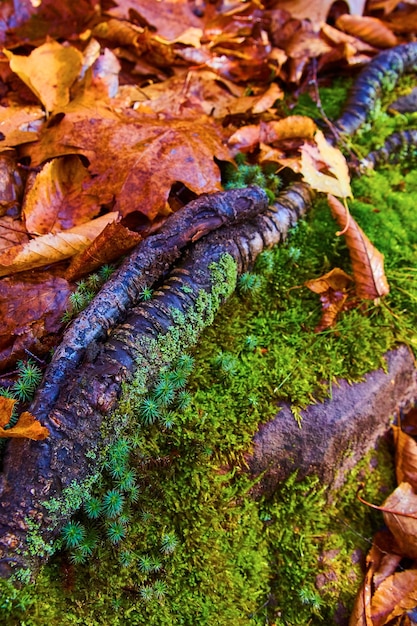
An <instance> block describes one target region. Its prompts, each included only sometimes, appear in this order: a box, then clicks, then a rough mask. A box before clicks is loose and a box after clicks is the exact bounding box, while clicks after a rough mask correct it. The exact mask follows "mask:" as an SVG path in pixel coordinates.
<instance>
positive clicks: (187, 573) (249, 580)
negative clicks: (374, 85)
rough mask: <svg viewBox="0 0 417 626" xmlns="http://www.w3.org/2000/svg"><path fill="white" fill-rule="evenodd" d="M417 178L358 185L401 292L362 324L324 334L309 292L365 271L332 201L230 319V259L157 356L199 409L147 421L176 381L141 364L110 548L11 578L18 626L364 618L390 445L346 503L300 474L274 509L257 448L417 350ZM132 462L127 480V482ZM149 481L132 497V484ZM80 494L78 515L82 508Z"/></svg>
mask: <svg viewBox="0 0 417 626" xmlns="http://www.w3.org/2000/svg"><path fill="white" fill-rule="evenodd" d="M365 132H367V131H365ZM364 137H365V134H363V135H362V138H361V139H360V141H362V140H363V139H364ZM359 149H362V148H361V144H360V142H359ZM416 176H417V174H416V173H415V172H413V171H410V172H408V173H406V174H405V176H402V175H401V173H400V170H399V169H398V168H396V169H394V168H390V169H389V170H388V171H386V172H385V173H384V174H382V173H374V174H372V175H369V176H367V177H366V178H365V177H363V178H362V179H361V180H359V181H357V182H355V183H354V190H355V197H356V200H355V202H353V203H352V213H353V215H354V216H355V218H356V219H357V220H358V222H359V223H360V224H361V226H362V227H363V228H364V230H365V231H366V232H367V234H368V236H369V237H370V238H371V240H372V241H373V242H374V243H375V244H376V245H377V247H379V248H380V249H381V250H382V251H383V252H384V253H385V255H386V268H387V274H388V279H389V281H390V284H391V293H390V295H389V296H388V297H387V298H386V299H385V303H384V304H383V305H381V306H376V305H374V304H373V303H372V304H369V305H368V306H367V307H365V308H364V309H362V310H360V311H359V310H352V311H349V312H347V313H345V314H344V315H343V317H342V318H341V319H340V321H339V322H338V323H337V325H336V326H335V327H334V328H333V329H331V330H328V331H325V332H322V333H320V334H314V332H313V329H314V327H315V326H316V324H317V321H318V319H319V317H320V305H319V302H318V299H317V297H316V296H315V295H314V294H312V293H310V292H309V291H308V290H307V289H305V288H304V287H303V283H304V281H305V280H307V279H310V278H312V277H316V276H319V275H321V274H323V273H324V272H326V271H328V270H330V269H331V268H332V267H334V266H340V267H342V268H344V269H345V270H347V271H349V269H350V261H349V256H348V253H347V250H346V246H345V244H344V241H343V239H342V238H336V237H335V235H334V234H335V231H336V230H337V226H336V225H335V224H334V223H333V221H332V220H331V218H330V216H329V211H328V209H327V206H326V204H325V202H323V201H318V202H317V203H316V206H315V208H314V210H313V211H312V213H311V215H310V216H309V217H308V219H307V220H305V221H304V222H302V223H300V224H299V225H298V226H297V227H296V228H295V229H294V230H293V232H292V233H291V236H290V238H289V240H288V243H287V244H285V245H283V246H280V247H278V248H276V249H274V250H270V251H266V252H265V253H264V254H263V255H261V257H260V258H259V260H258V262H257V264H256V266H255V268H254V270H253V272H252V273H251V274H250V275H249V277H247V280H246V282H244V285H246V286H247V284H248V282H249V285H250V284H251V281H252V279H251V276H256V277H258V278H259V279H260V280H259V281H256V282H257V283H258V285H257V287H258V288H257V289H246V288H244V289H241V290H240V291H238V292H237V293H235V294H234V295H233V296H231V298H230V299H229V300H228V303H227V304H226V305H224V306H223V307H222V308H221V311H220V313H219V314H218V315H217V316H216V317H215V314H216V311H217V309H218V307H219V305H220V303H221V302H222V300H223V298H224V296H225V295H226V294H229V293H230V292H231V291H232V290H233V289H234V286H235V283H236V267H235V265H234V263H233V261H232V260H231V259H230V258H225V259H223V261H222V263H221V264H219V265H216V266H213V267H212V271H213V283H214V290H213V291H214V294H213V297H212V298H209V297H208V295H207V294H205V293H202V294H200V296H199V299H198V302H197V304H196V307H195V309H194V310H193V311H191V312H190V314H188V315H184V314H182V313H180V312H174V318H175V320H176V323H177V325H179V327H180V329H181V330H180V332H177V330H176V328H175V327H172V329H170V331H169V332H168V333H167V335H165V336H164V337H163V338H160V341H159V342H157V343H152V344H149V346H148V347H149V349H152V350H158V353H159V354H160V358H161V376H164V375H166V376H167V377H166V378H161V381H162V380H163V381H169V380H171V381H174V380H175V381H176V385H177V386H176V387H175V398H176V399H178V397H179V394H180V393H182V390H183V391H185V392H186V394H187V396H186V402H184V403H182V404H183V406H182V408H181V403H178V402H177V400H175V401H174V403H173V405H172V406H171V405H170V404H169V403H168V401H167V406H165V405H164V406H163V412H164V419H163V418H162V417H161V419H157V420H154V421H152V423H148V424H144V423H143V420H141V415H140V406H141V402H142V401H143V397H144V396H145V395H148V394H150V397H156V398H157V394H156V389H157V386H158V384H159V383H158V381H151V382H150V381H149V371H148V370H147V363H146V361H144V362H143V363H141V364H140V365H141V366H142V367H143V370H142V372H141V373H139V374H138V376H137V378H136V380H135V381H134V384H132V385H130V386H129V388H127V389H126V393H125V397H124V399H123V401H122V403H121V405H120V407H119V410H118V412H117V414H116V415H115V416H114V420H113V421H112V422H111V424H110V425H109V428H111V429H114V431H115V433H116V434H117V435H118V436H119V437H120V436H121V434H122V433H123V439H122V441H121V445H119V446H118V447H116V448H114V449H110V450H109V451H108V454H109V457H108V459H110V461H112V463H110V461H109V460H108V462H107V465H106V464H104V465H103V467H105V473H104V476H103V479H102V484H100V485H97V486H96V488H95V490H94V493H93V494H92V497H93V498H96V500H95V502H96V505H97V506H96V509H97V511H99V513H98V516H97V517H94V516H91V515H90V519H87V520H86V519H84V518H88V515H87V513H88V510H87V509H88V507H87V509H86V514H85V515H84V514H82V513H80V515H79V517H80V519H82V521H83V523H84V522H85V523H86V524H87V523H88V524H90V527H89V528H88V530H87V533H86V539H87V537H89V533H91V531H92V530H94V531H95V532H96V535H97V548H95V549H94V551H92V552H91V554H90V553H88V554H87V553H86V554H84V555H83V554H81V556H82V557H83V561H84V562H83V563H82V564H78V563H79V561H78V560H77V559H75V565H74V564H71V563H70V561H69V557H68V555H67V554H66V553H64V552H62V553H59V554H57V555H55V556H54V557H53V558H52V560H51V562H50V564H49V565H47V566H45V567H44V568H43V569H42V571H41V573H40V575H39V577H38V579H37V580H36V583H35V584H34V585H33V586H23V589H22V590H20V591H18V590H15V589H14V588H13V587H11V586H10V585H9V584H8V583H4V582H2V583H1V585H2V591H3V593H4V597H3V599H2V601H1V603H0V616H1V617H2V621H3V623H5V624H6V626H15V625H17V624H20V623H21V621H22V616H23V615H24V622H25V624H26V626H41V625H43V624H45V623H48V624H51V626H54V625H55V624H56V625H58V624H59V625H60V626H61V625H63V626H66V625H68V626H69V625H72V624H80V625H81V624H82V625H83V626H84V625H86V626H99V625H101V624H103V625H104V624H106V625H107V624H109V623H111V624H114V625H115V626H118V625H119V624H120V625H125V624H129V625H132V626H136V625H142V624H146V625H148V624H150V625H152V624H155V625H158V626H165V625H168V624H169V625H170V624H172V623H175V624H183V625H190V626H191V625H194V624H201V625H202V626H204V625H207V626H211V624H217V623H219V624H221V625H222V626H228V625H229V624H230V626H231V625H233V626H235V625H238V626H239V625H242V626H252V625H255V626H256V625H259V626H261V625H262V626H263V625H264V624H265V623H268V621H269V622H270V623H275V624H277V626H278V625H280V626H281V624H282V625H284V624H286V625H287V626H288V625H290V626H291V625H294V626H296V625H298V624H300V623H303V624H304V623H305V624H307V623H308V624H311V625H314V624H318V625H319V624H323V623H332V622H333V621H334V619H335V617H334V616H335V613H336V612H337V611H339V615H340V611H345V613H346V614H347V613H348V612H349V609H350V606H351V604H352V601H353V598H354V595H355V592H356V588H357V584H358V581H359V579H360V577H361V563H362V561H363V556H364V553H365V551H366V549H367V548H368V546H369V545H370V542H371V538H372V535H373V532H374V530H375V528H376V527H377V526H378V524H380V522H381V519H382V518H381V517H380V514H379V513H378V512H375V511H370V510H368V509H367V508H366V507H364V506H363V505H362V504H360V503H359V502H358V501H357V499H356V497H355V492H356V488H357V485H358V483H359V482H362V481H363V480H365V482H366V484H367V490H366V493H365V494H364V495H365V497H366V499H368V500H370V501H373V502H375V503H380V502H381V501H382V500H383V499H384V498H385V497H386V496H387V495H388V493H389V491H390V489H391V488H392V486H393V472H392V463H391V457H390V455H389V450H388V451H387V450H386V449H385V450H384V449H381V452H380V453H378V455H376V456H375V455H371V454H370V455H369V456H368V457H367V458H366V459H364V460H363V461H362V462H361V464H359V466H358V467H357V468H356V470H355V471H354V472H352V473H350V475H349V477H348V481H347V483H346V484H345V486H344V488H343V489H340V490H338V491H337V493H334V494H332V496H331V498H330V497H329V494H328V493H327V492H326V491H325V490H324V489H323V488H322V487H321V485H320V484H319V483H318V481H317V479H315V478H314V477H312V478H309V479H306V480H304V481H301V482H299V481H297V479H296V476H293V477H291V478H290V479H289V480H288V481H287V482H286V483H285V484H283V485H282V486H281V488H280V490H279V491H278V492H277V493H276V494H275V495H274V497H273V498H272V499H270V500H269V501H265V500H259V501H254V500H253V499H251V498H250V496H249V493H250V489H251V486H252V485H251V482H250V480H249V477H248V475H247V474H246V473H245V454H246V453H247V451H248V449H249V448H250V445H251V441H252V437H253V434H254V433H255V432H256V431H257V429H258V426H259V422H262V421H266V420H268V419H269V418H271V417H272V416H274V415H275V414H276V412H277V406H278V404H279V403H280V402H282V401H288V402H290V403H292V405H293V412H294V415H295V416H297V415H298V414H299V409H300V407H302V406H305V405H306V404H307V403H309V402H310V401H311V400H312V399H313V398H314V399H322V398H324V397H326V396H328V395H329V394H330V395H331V389H332V385H333V384H334V383H335V381H336V380H337V379H338V378H340V377H343V378H347V379H348V380H350V381H354V380H359V379H361V378H362V377H363V376H364V374H365V373H366V372H368V371H369V370H371V369H374V368H376V367H379V366H381V365H382V366H383V365H384V359H383V355H384V353H385V351H386V350H387V349H389V348H391V347H393V346H394V345H395V344H396V343H397V342H398V341H400V340H401V341H407V342H408V343H409V344H414V345H416V333H415V324H414V320H415V313H416V302H417V286H416V284H417V283H416V281H415V270H414V269H413V268H415V266H416V256H417V249H416V235H415V231H414V227H413V224H414V218H413V212H414V209H413V206H415V198H414V194H415V193H416V190H417V189H416V184H417V178H416ZM404 192H405V193H404ZM413 279H414V280H413ZM252 286H253V285H252ZM211 322H213V324H212V326H210V327H208V328H207V329H206V330H205V331H204V334H203V337H202V338H201V340H200V341H199V342H198V344H197V346H196V347H195V349H194V351H193V356H194V358H195V366H194V369H193V371H192V373H191V375H190V377H189V379H188V387H187V388H186V389H184V386H185V384H186V380H185V379H186V378H187V377H185V379H184V376H183V375H182V373H181V371H180V370H181V368H176V366H174V370H173V372H176V374H175V376H174V375H173V372H171V377H170V367H169V366H170V364H171V365H172V363H173V362H174V361H175V359H177V358H178V355H179V354H181V352H183V351H184V350H185V349H186V348H187V347H188V346H189V345H190V344H191V343H193V342H194V341H195V339H196V337H197V330H201V329H202V328H203V327H205V324H208V323H211ZM358 338H360V345H358ZM184 358H185V359H186V358H187V357H183V360H184ZM189 370H191V367H190V368H189ZM188 374H190V371H188ZM149 387H150V388H149ZM165 391H166V389H165ZM154 392H155V395H152V394H154ZM184 398H185V396H184ZM171 401H172V399H171V400H169V402H171ZM175 402H176V404H175ZM178 404H180V406H178ZM168 412H169V415H168ZM126 414H127V415H128V417H126ZM109 422H110V420H109ZM129 423H130V426H129ZM116 445H117V444H116ZM121 459H122V461H123V467H124V468H125V470H126V472H122V473H121V474H120V472H119V469H118V468H119V466H118V465H117V463H119V462H120V460H121ZM102 461H103V460H101V461H100V462H102ZM102 464H103V463H102ZM115 464H116V465H115ZM371 469H372V479H371V480H368V479H367V477H368V476H369V475H370V470H371ZM133 470H134V477H136V483H135V484H133V485H132V484H131V481H130V478H129V481H128V482H129V484H130V485H131V487H132V490H131V494H129V493H128V491H127V486H128V485H127V483H126V484H124V487H123V488H122V487H121V484H120V480H121V479H122V478H123V477H124V478H126V473H127V472H130V471H133ZM119 474H120V475H119ZM126 480H128V479H127V478H126ZM117 481H119V483H118V482H117ZM80 487H81V488H82V486H78V488H77V489H78V490H79V488H80ZM115 488H117V489H122V490H123V489H125V490H124V491H123V494H124V496H123V497H124V498H125V501H124V503H123V511H119V512H118V517H116V518H115V519H114V520H113V519H111V520H105V519H103V518H102V508H101V503H102V501H103V497H104V495H105V494H106V493H108V492H109V491H111V490H112V489H115ZM77 489H75V491H74V493H72V497H71V504H70V507H69V508H68V509H67V510H68V512H70V511H71V510H72V507H73V506H76V505H77V497H78V496H77V494H78V495H79V491H78V490H77ZM54 506H56V507H61V506H62V502H57V503H56V504H55V505H54ZM54 506H52V509H54ZM52 513H53V511H52ZM90 513H91V511H90ZM100 516H101V517H100ZM113 523H117V524H118V526H117V527H115V528H113V527H111V529H112V532H111V533H110V540H111V541H112V540H114V539H117V542H116V541H114V544H113V545H109V542H108V541H106V540H105V535H106V532H107V533H108V530H109V527H110V524H113ZM115 531H117V532H116V534H115ZM110 543H111V542H110ZM34 545H35V544H34ZM77 558H78V557H77ZM29 605H30V608H31V610H30V615H27V612H26V613H25V609H26V607H27V606H29Z"/></svg>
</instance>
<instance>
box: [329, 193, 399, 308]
mask: <svg viewBox="0 0 417 626" xmlns="http://www.w3.org/2000/svg"><path fill="white" fill-rule="evenodd" d="M327 199H328V203H329V206H330V209H331V212H332V215H333V217H334V218H335V219H336V220H337V222H338V224H339V226H340V227H341V228H342V232H341V233H339V234H343V235H345V237H346V243H347V246H348V248H349V255H350V258H351V261H352V271H353V276H354V279H355V283H356V293H357V295H358V296H359V298H365V299H368V300H374V299H375V298H380V297H382V296H385V295H386V294H387V293H389V285H388V283H387V279H386V277H385V273H384V255H383V254H381V252H379V250H377V249H376V248H375V247H374V246H373V245H372V243H371V242H370V241H369V239H368V237H367V236H366V235H365V233H364V232H363V230H362V229H361V228H360V227H359V226H358V224H357V223H356V222H355V220H354V219H353V217H352V216H350V215H349V214H348V212H347V210H346V208H345V207H344V206H343V204H342V203H341V202H340V201H339V200H337V198H334V197H333V196H331V195H328V196H327Z"/></svg>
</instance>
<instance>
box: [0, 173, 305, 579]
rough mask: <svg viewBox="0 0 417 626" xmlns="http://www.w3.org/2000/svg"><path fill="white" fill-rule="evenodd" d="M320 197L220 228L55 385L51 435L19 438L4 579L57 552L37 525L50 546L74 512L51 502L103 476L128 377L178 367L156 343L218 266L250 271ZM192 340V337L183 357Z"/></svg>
mask: <svg viewBox="0 0 417 626" xmlns="http://www.w3.org/2000/svg"><path fill="white" fill-rule="evenodd" d="M311 199H312V192H311V190H310V189H309V188H308V187H307V186H306V185H301V184H300V185H294V186H293V187H292V188H290V189H289V190H287V191H285V192H284V193H283V194H281V195H280V196H279V198H278V200H277V202H276V204H275V205H274V206H273V207H269V208H268V209H267V211H266V212H265V213H263V214H262V215H259V216H258V217H256V218H254V219H252V220H250V221H247V222H245V223H243V224H241V225H239V226H238V225H236V226H233V227H223V228H219V229H218V230H216V231H214V232H212V233H210V234H209V235H208V236H207V237H204V238H203V239H201V241H199V242H197V243H196V244H193V245H192V246H190V247H189V249H188V250H187V252H186V254H185V255H184V257H183V260H182V262H181V263H179V264H178V265H177V266H176V267H175V269H174V270H173V271H172V273H171V274H170V276H169V278H168V279H167V280H166V282H165V283H164V285H163V287H162V288H161V290H159V291H157V292H156V293H155V294H154V297H153V298H152V300H151V301H149V302H146V303H142V304H140V305H139V306H136V307H133V308H131V309H129V312H128V315H127V317H126V319H125V321H124V322H123V323H122V324H119V325H117V326H116V327H115V328H114V329H113V330H112V331H111V332H110V335H109V338H108V340H107V341H106V342H104V343H102V344H100V343H95V342H93V348H94V349H92V350H87V351H86V353H85V358H84V361H83V362H82V363H80V365H79V366H78V367H77V368H76V369H75V370H74V371H73V372H72V373H69V374H68V373H67V375H66V377H65V380H64V381H61V382H60V384H59V386H58V390H57V389H55V392H54V400H53V402H52V403H51V401H50V395H49V394H48V393H46V395H45V393H44V391H43V390H41V391H40V392H39V394H38V397H37V399H36V400H35V402H34V405H33V406H32V407H31V409H32V411H33V412H34V413H35V415H36V416H37V417H38V418H39V419H40V421H41V422H42V423H43V424H44V425H46V426H47V427H48V428H49V429H50V432H51V436H50V437H49V438H48V439H46V440H44V441H42V442H32V441H24V440H20V441H19V440H13V441H11V442H10V443H9V446H8V452H7V455H6V459H5V467H4V474H3V477H2V485H1V500H2V501H1V509H0V575H2V576H9V575H10V574H11V573H13V571H14V570H16V567H18V568H19V567H20V568H28V569H29V570H30V571H31V572H36V570H37V568H38V567H39V565H40V563H41V561H42V560H43V559H45V558H46V557H47V553H45V552H44V553H42V552H41V553H38V554H33V553H32V552H33V551H32V550H28V549H27V545H26V542H27V538H28V532H29V530H30V526H31V525H33V524H35V525H36V527H37V537H38V539H39V538H41V539H42V541H43V542H44V544H45V545H46V546H47V545H48V544H50V543H51V542H52V541H53V539H54V538H55V537H56V536H57V534H58V533H59V530H60V527H61V526H62V524H63V523H64V522H65V521H66V519H67V518H68V515H69V513H70V512H71V511H70V510H69V509H68V507H67V508H65V507H64V504H65V503H63V506H62V507H61V509H58V510H57V511H55V512H54V515H53V516H51V514H50V513H49V512H48V507H47V506H45V501H47V502H51V501H52V500H53V499H56V498H58V499H59V498H60V497H61V496H62V494H63V493H64V494H65V492H64V490H65V488H67V487H69V486H71V484H73V483H74V481H75V482H76V483H78V484H80V483H82V482H83V481H86V480H87V479H88V478H89V477H91V476H92V475H93V474H94V471H95V467H94V462H93V461H92V460H91V452H94V451H96V450H97V449H99V448H100V447H102V446H104V445H105V444H106V440H105V439H100V435H99V433H100V428H101V426H102V424H103V420H106V421H109V420H110V417H109V416H110V415H111V412H112V411H113V409H115V408H116V405H117V401H118V399H119V397H120V393H121V386H122V384H123V382H124V381H128V380H130V379H131V376H132V374H133V373H134V371H135V370H136V368H137V366H138V363H139V364H140V363H142V364H143V363H146V364H147V368H146V371H145V372H144V383H145V384H146V383H147V382H148V383H149V382H150V381H152V377H155V376H156V375H157V373H158V371H159V369H160V367H161V366H163V365H165V364H168V363H169V360H170V359H172V357H173V355H172V353H171V354H170V356H169V358H168V357H166V356H165V357H164V355H163V354H161V353H159V352H152V351H150V350H149V346H150V345H152V343H151V342H152V340H156V339H157V338H158V337H161V336H165V335H167V334H168V333H169V331H170V329H171V328H172V327H175V324H176V321H177V320H178V315H183V316H185V317H187V316H189V315H190V312H192V311H193V310H194V308H195V304H196V302H197V299H198V296H199V294H200V293H201V292H202V291H204V292H205V293H207V294H210V293H211V292H212V291H213V288H214V285H213V279H212V271H211V269H210V267H211V266H212V264H213V262H214V263H216V262H221V259H223V258H224V257H225V255H228V258H230V257H231V258H232V259H233V260H234V262H235V263H236V269H237V273H241V272H244V271H246V269H248V267H250V265H251V264H252V263H253V261H254V260H255V259H256V257H257V255H258V254H259V253H260V252H261V251H262V250H263V249H265V248H266V247H270V246H272V245H274V244H277V243H279V242H280V241H282V239H283V238H285V236H286V234H287V232H288V229H289V228H290V227H292V226H293V225H294V224H295V223H296V221H297V219H298V218H299V217H300V215H302V214H303V213H305V211H306V210H307V209H308V208H309V205H310V202H311ZM232 290H233V286H232V289H231V291H232ZM212 313H213V312H207V319H203V320H202V326H203V325H204V323H210V321H211V318H210V315H211V314H212ZM203 317H204V313H203ZM195 339H196V337H195ZM186 344H187V337H186V336H184V341H183V342H182V343H181V342H179V344H178V346H177V350H178V353H180V352H181V351H182V350H183V349H184V348H185V347H186ZM45 397H46V402H44V401H43V399H44V398H45ZM115 429H116V431H117V427H115ZM113 432H114V430H113ZM86 453H89V454H86Z"/></svg>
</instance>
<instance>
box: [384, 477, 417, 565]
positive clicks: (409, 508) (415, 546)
mask: <svg viewBox="0 0 417 626" xmlns="http://www.w3.org/2000/svg"><path fill="white" fill-rule="evenodd" d="M382 506H383V509H384V510H383V515H384V520H385V523H386V525H387V526H388V528H389V529H390V531H391V532H392V534H393V535H394V537H395V540H396V542H397V544H398V546H399V548H400V550H401V552H402V553H403V555H404V556H407V557H411V558H413V559H417V495H416V494H415V493H414V491H413V488H412V487H411V485H409V484H408V483H400V484H399V485H398V487H397V488H396V489H395V490H394V491H393V492H392V493H391V494H390V495H389V496H388V498H387V499H386V500H385V502H384V504H383V505H382ZM386 509H389V511H387V510H386Z"/></svg>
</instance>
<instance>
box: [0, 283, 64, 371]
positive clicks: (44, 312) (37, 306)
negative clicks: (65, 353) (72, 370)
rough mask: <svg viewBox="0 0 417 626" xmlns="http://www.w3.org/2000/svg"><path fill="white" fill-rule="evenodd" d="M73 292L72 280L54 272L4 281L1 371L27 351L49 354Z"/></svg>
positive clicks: (0, 287)
mask: <svg viewBox="0 0 417 626" xmlns="http://www.w3.org/2000/svg"><path fill="white" fill-rule="evenodd" d="M70 293H71V289H70V286H69V284H68V282H67V281H66V280H64V279H63V278H59V277H58V276H55V275H53V274H52V273H51V272H45V271H43V272H36V273H32V272H31V273H28V274H19V275H18V276H17V277H16V276H13V277H10V278H3V279H2V280H0V319H1V320H2V323H1V325H0V370H5V369H7V368H10V367H12V366H13V365H14V364H15V363H16V360H17V359H22V358H24V357H25V356H27V355H25V350H30V351H31V352H34V353H35V354H37V355H40V356H42V355H44V354H48V352H49V350H50V349H51V348H52V347H53V346H54V345H55V342H56V340H57V337H58V333H59V330H60V329H61V327H62V324H61V318H62V315H63V314H64V311H65V309H66V307H67V302H68V297H69V295H70Z"/></svg>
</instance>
